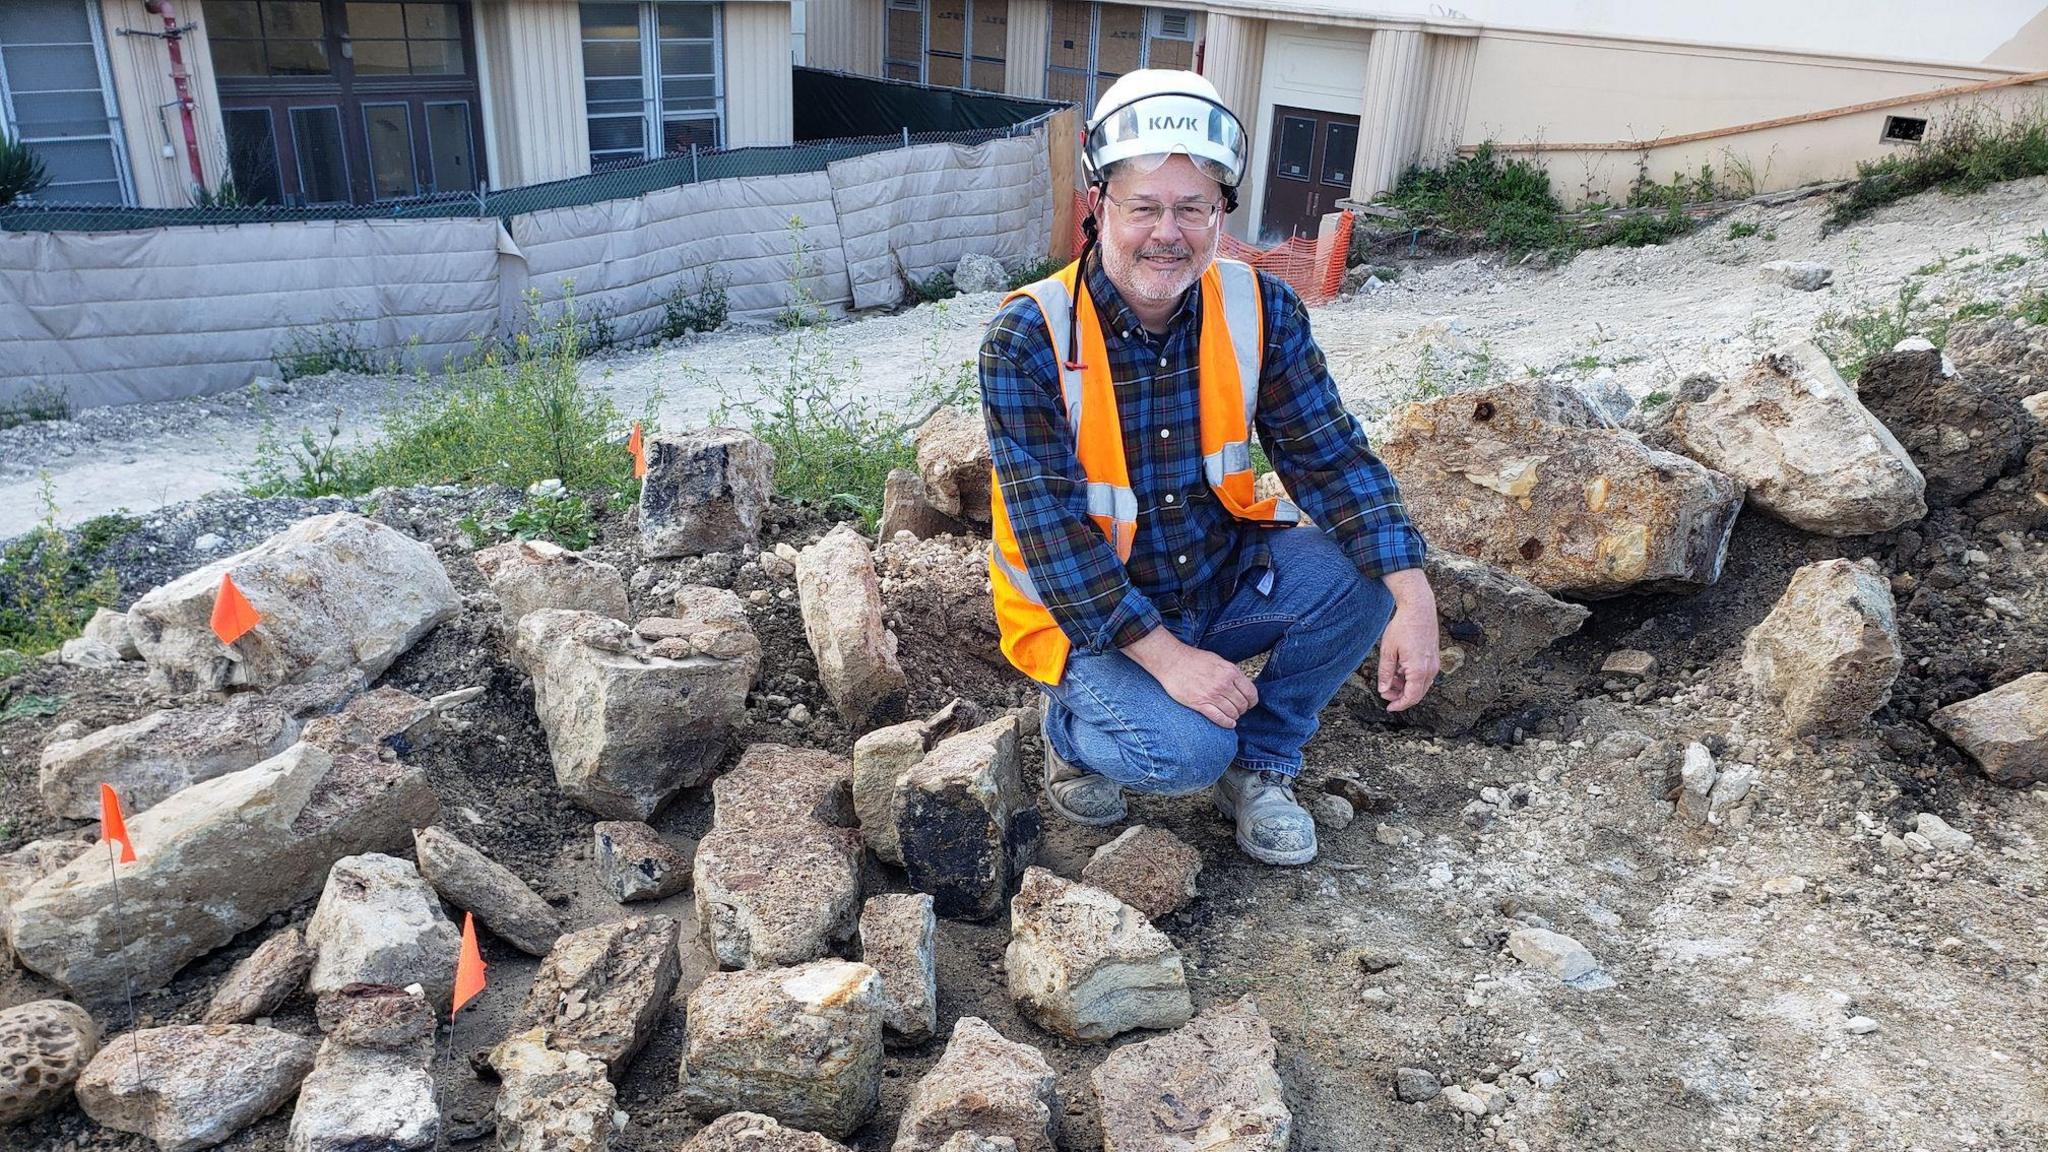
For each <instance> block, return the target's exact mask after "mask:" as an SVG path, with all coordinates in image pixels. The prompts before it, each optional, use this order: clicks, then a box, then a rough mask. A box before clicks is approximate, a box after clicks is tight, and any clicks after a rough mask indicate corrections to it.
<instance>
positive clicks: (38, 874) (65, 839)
mask: <svg viewBox="0 0 2048 1152" xmlns="http://www.w3.org/2000/svg"><path fill="white" fill-rule="evenodd" d="M98 843H100V840H99V830H98V828H97V827H92V828H77V829H73V830H72V831H70V832H60V833H58V834H57V835H55V836H45V837H43V838H42V839H40V840H31V841H29V842H28V843H26V844H23V845H22V846H21V847H19V848H16V849H15V850H14V851H12V852H9V853H7V854H5V855H0V937H4V936H5V929H6V924H7V915H8V909H10V908H12V907H13V906H14V902H15V900H17V899H19V898H20V896H21V894H22V893H24V892H26V891H28V890H29V889H30V888H33V887H35V885H36V883H37V881H40V880H41V879H42V878H43V877H45V876H48V875H50V874H51V873H53V872H55V871H57V870H58V869H60V868H62V867H64V866H65V865H66V864H69V863H71V862H72V861H73V860H76V859H78V858H79V857H81V856H84V855H85V854H86V853H87V852H90V851H92V850H93V847H94V846H95V845H97V844H98ZM108 852H109V849H106V848H101V849H100V859H101V860H102V861H105V860H106V859H107V853H108ZM4 954H5V950H4V949H0V955H4Z"/></svg>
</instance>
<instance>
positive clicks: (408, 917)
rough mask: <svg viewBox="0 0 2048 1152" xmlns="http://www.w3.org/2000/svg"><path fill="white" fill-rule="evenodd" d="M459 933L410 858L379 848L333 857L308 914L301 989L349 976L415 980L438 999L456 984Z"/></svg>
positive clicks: (332, 985) (445, 999) (356, 980)
mask: <svg viewBox="0 0 2048 1152" xmlns="http://www.w3.org/2000/svg"><path fill="white" fill-rule="evenodd" d="M461 943H462V934H461V933H460V932H459V931H457V930H456V927H455V925H454V924H453V923H451V922H450V921H449V919H448V917H446V916H444V915H442V913H441V901H440V900H439V899H438V898H437V897H436V896H435V895H434V890H433V888H432V887H430V886H429V885H428V884H427V882H426V880H425V879H423V878H422V877H421V876H420V874H419V871H418V870H417V869H415V868H414V867H413V866H412V864H411V862H409V861H406V860H401V859H399V858H398V857H396V856H386V855H384V854H383V853H381V852H368V853H364V854H363V855H361V856H349V857H345V858H343V859H341V860H337V861H335V862H334V867H333V869H331V870H330V871H329V872H328V873H327V886H326V887H325V888H324V889H322V890H321V892H320V904H319V906H318V907H316V908H314V909H313V916H312V919H310V920H307V921H306V947H308V948H310V949H312V950H313V970H312V971H311V972H310V973H308V974H307V977H306V990H307V991H308V992H311V993H312V994H313V995H315V996H327V995H331V994H333V993H336V992H339V991H341V990H342V989H343V988H345V987H347V986H348V985H350V984H390V985H393V986H395V987H400V988H402V987H404V986H405V985H407V984H419V985H422V986H423V987H425V988H426V989H427V995H428V997H429V999H430V1001H431V1002H432V1003H434V1004H436V1005H445V1004H447V1003H449V1000H450V997H451V995H452V993H453V989H454V987H455V953H456V950H457V948H458V947H459V946H460V945H461Z"/></svg>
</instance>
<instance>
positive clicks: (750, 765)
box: [691, 744, 861, 968]
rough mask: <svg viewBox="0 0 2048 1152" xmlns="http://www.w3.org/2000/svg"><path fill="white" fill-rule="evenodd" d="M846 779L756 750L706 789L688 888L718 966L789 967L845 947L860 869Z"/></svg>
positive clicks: (822, 758) (847, 768)
mask: <svg viewBox="0 0 2048 1152" xmlns="http://www.w3.org/2000/svg"><path fill="white" fill-rule="evenodd" d="M852 777H853V771H852V767H851V765H849V764H848V763H847V762H846V761H844V760H841V759H840V758H838V757H836V756H832V755H830V754H829V753H825V752H816V751H811V750H808V749H799V748H787V747H783V746H782V745H777V744H757V745H755V746H753V747H752V748H749V749H747V751H746V754H745V755H743V756H741V757H740V762H739V763H738V764H736V765H734V766H733V769H732V771H730V772H728V773H726V774H725V775H724V776H721V777H719V778H718V779H717V780H716V781H714V782H713V783H712V786H711V795H712V802H713V809H712V826H711V831H710V832H709V833H707V834H706V835H705V837H704V838H703V839H702V840H701V841H699V842H698V844H697V855H696V859H695V860H694V861H693V862H692V866H691V883H692V885H693V886H694V888H695V897H696V906H697V921H698V924H699V925H700V927H701V929H702V930H703V932H704V933H705V936H706V938H707V940H708V941H709V943H710V946H711V951H712V955H713V956H715V957H716V958H717V960H718V962H719V963H720V964H723V965H725V966H727V967H732V968H760V967H773V966H777V965H786V964H797V963H801V962H803V961H805V960H810V959H814V958H816V957H819V956H823V955H825V954H827V953H828V952H830V951H831V950H832V949H833V948H834V947H835V946H836V945H837V944H839V943H840V942H842V941H845V940H848V939H850V938H852V936H853V933H854V929H855V913H856V912H857V911H858V909H859V907H860V864H861V841H860V833H859V832H858V831H856V830H855V829H853V828H851V827H849V825H851V824H852V823H853V780H852Z"/></svg>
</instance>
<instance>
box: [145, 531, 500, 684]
mask: <svg viewBox="0 0 2048 1152" xmlns="http://www.w3.org/2000/svg"><path fill="white" fill-rule="evenodd" d="M228 573H232V574H233V575H234V580H235V586H236V587H238V588H240V589H241V590H242V594H243V595H244V596H246V597H248V599H249V602H250V603H251V604H253V605H255V607H256V610H257V611H258V612H260V613H262V615H263V620H262V623H259V624H257V625H256V627H255V628H254V629H253V630H251V631H250V632H249V633H248V634H247V635H245V636H243V637H242V638H241V639H239V640H236V641H235V642H234V643H233V644H223V643H221V642H220V638H219V637H217V636H215V635H214V634H213V626H212V619H213V602H214V597H215V594H216V593H217V592H218V591H219V590H220V583H221V577H222V576H223V575H225V574H228ZM461 610H462V598H461V596H459V595H457V594H456V591H455V585H454V584H453V583H451V582H450V581H449V579H448V573H447V572H446V571H445V570H444V569H442V567H441V561H440V560H439V559H437V558H436V557H435V555H434V550H433V549H431V548H429V547H427V546H426V545H425V544H422V543H420V542H419V541H417V540H414V539H412V538H411V537H409V536H406V535H405V534H404V533H401V532H399V531H397V530H396V529H393V528H388V527H386V526H385V525H383V524H379V523H377V522H376V521H375V520H367V519H364V518H363V517H361V516H358V515H356V514H355V513H353V512H334V513H329V514H328V515H325V516H314V517H310V518H308V519H305V520H301V521H299V522H298V523H296V524H294V525H292V526H291V527H289V528H287V529H285V530H284V531H283V532H280V533H278V534H277V535H275V536H272V537H271V538H270V539H268V540H265V541H264V542H263V543H261V544H258V545H257V546H256V547H254V548H251V549H249V550H248V551H247V552H240V553H237V554H235V555H233V556H229V557H227V558H225V559H222V560H216V561H214V562H213V563H211V564H208V565H206V566H205V567H203V568H199V569H196V570H194V571H192V572H188V573H186V574H185V575H183V576H180V577H179V578H178V579H176V580H173V581H171V582H170V583H169V584H165V585H163V586H161V587H159V588H155V589H152V590H150V591H148V592H145V593H143V595H142V597H141V599H139V600H137V601H136V602H135V603H134V605H133V606H132V607H130V608H129V609H128V626H129V631H130V632H132V633H133V634H134V636H135V646H136V647H137V648H138V649H139V650H140V651H141V653H142V658H143V659H144V660H146V661H148V662H149V676H150V682H151V683H152V684H154V685H156V686H157V687H159V688H162V689H166V690H169V691H172V692H195V691H203V692H218V691H222V690H225V689H228V688H238V687H252V688H268V687H271V686H274V685H278V684H301V683H305V682H306V681H309V680H315V679H318V678H320V677H323V676H327V675H330V674H332V673H336V672H344V671H359V672H361V673H362V674H363V675H364V676H365V677H367V678H370V679H375V678H376V677H378V676H380V675H382V674H383V672H384V670H385V669H386V668H389V667H390V666H391V662H392V661H394V660H396V659H398V657H399V656H401V655H403V654H404V653H405V651H406V650H407V649H409V648H411V647H412V646H413V645H414V644H415V643H417V642H418V641H419V639H420V637H422V636H424V635H426V634H427V633H428V632H430V631H432V630H433V628H434V626H435V625H437V624H439V623H441V622H442V621H443V620H448V619H451V618H453V617H454V616H455V614H456V613H457V612H459V611H461Z"/></svg>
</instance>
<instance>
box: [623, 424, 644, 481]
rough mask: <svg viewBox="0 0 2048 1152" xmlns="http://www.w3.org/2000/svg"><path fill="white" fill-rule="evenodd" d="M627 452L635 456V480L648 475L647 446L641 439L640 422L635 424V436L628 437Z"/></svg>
mask: <svg viewBox="0 0 2048 1152" xmlns="http://www.w3.org/2000/svg"><path fill="white" fill-rule="evenodd" d="M626 451H628V452H631V453H632V454H633V479H635V480H638V479H640V478H642V477H644V476H646V475H647V445H646V444H645V443H643V442H642V441H641V439H640V422H639V421H638V420H635V421H634V422H633V434H632V435H631V436H628V437H626Z"/></svg>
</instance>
